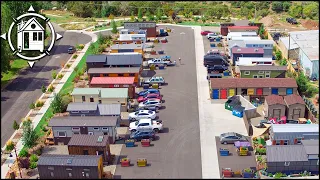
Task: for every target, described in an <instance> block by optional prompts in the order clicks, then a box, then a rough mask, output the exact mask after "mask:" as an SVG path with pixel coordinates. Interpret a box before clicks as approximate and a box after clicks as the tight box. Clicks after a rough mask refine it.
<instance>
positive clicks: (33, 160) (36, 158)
mask: <svg viewBox="0 0 320 180" xmlns="http://www.w3.org/2000/svg"><path fill="white" fill-rule="evenodd" d="M38 159H39V158H38V156H37V155H35V154H32V155H31V156H30V162H38Z"/></svg>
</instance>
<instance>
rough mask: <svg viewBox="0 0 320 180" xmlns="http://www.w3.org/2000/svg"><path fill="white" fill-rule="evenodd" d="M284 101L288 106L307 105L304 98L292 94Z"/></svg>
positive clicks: (285, 97)
mask: <svg viewBox="0 0 320 180" xmlns="http://www.w3.org/2000/svg"><path fill="white" fill-rule="evenodd" d="M284 101H285V103H286V104H287V105H288V106H290V105H292V104H303V105H304V104H306V103H305V102H304V100H303V99H302V97H301V96H299V95H297V94H290V95H288V96H284Z"/></svg>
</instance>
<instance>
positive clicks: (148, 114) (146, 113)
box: [129, 110, 157, 121]
mask: <svg viewBox="0 0 320 180" xmlns="http://www.w3.org/2000/svg"><path fill="white" fill-rule="evenodd" d="M156 117H157V114H156V112H155V111H151V110H140V111H136V112H133V113H130V114H129V120H131V121H135V120H140V119H146V118H150V119H155V118H156Z"/></svg>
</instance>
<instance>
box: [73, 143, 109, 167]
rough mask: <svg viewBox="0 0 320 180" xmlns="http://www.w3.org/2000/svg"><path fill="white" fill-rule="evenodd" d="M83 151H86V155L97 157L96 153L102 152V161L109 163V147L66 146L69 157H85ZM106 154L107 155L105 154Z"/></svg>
mask: <svg viewBox="0 0 320 180" xmlns="http://www.w3.org/2000/svg"><path fill="white" fill-rule="evenodd" d="M84 150H87V151H88V155H97V151H103V155H102V157H103V161H104V162H109V163H110V146H109V144H108V145H107V146H105V147H102V146H101V147H91V146H68V151H69V154H70V155H85V154H84V153H83V151H84ZM106 152H107V153H106Z"/></svg>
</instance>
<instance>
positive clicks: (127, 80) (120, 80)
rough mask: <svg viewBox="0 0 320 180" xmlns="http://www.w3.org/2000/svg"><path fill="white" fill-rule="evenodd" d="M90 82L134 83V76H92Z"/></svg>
mask: <svg viewBox="0 0 320 180" xmlns="http://www.w3.org/2000/svg"><path fill="white" fill-rule="evenodd" d="M90 84H134V77H93V78H92V79H91V81H90Z"/></svg>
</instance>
